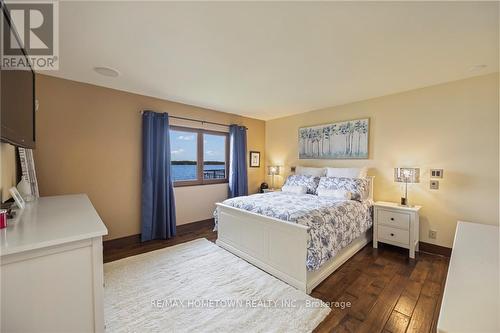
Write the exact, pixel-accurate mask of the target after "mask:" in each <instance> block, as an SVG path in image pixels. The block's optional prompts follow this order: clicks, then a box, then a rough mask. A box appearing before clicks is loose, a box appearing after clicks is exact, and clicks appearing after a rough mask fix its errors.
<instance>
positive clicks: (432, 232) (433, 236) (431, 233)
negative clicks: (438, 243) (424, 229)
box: [429, 230, 438, 239]
mask: <svg viewBox="0 0 500 333" xmlns="http://www.w3.org/2000/svg"><path fill="white" fill-rule="evenodd" d="M437 233H438V232H437V231H436V230H429V238H430V239H436V237H437Z"/></svg>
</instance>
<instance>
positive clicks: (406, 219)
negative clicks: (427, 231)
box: [377, 209, 410, 230]
mask: <svg viewBox="0 0 500 333" xmlns="http://www.w3.org/2000/svg"><path fill="white" fill-rule="evenodd" d="M377 218H378V224H385V225H387V226H391V227H395V228H400V229H404V230H408V229H409V226H410V215H409V214H405V213H397V212H393V211H390V210H385V209H379V210H378V212H377Z"/></svg>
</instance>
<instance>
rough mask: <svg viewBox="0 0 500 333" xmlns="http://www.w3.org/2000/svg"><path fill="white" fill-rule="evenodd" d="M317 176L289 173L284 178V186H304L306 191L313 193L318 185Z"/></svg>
mask: <svg viewBox="0 0 500 333" xmlns="http://www.w3.org/2000/svg"><path fill="white" fill-rule="evenodd" d="M318 183H319V177H314V176H304V175H290V176H288V178H287V179H286V182H285V185H284V186H305V187H306V188H307V193H309V194H315V193H316V188H317V187H318Z"/></svg>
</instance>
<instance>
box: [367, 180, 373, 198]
mask: <svg viewBox="0 0 500 333" xmlns="http://www.w3.org/2000/svg"><path fill="white" fill-rule="evenodd" d="M366 179H368V180H369V181H370V186H369V192H368V199H370V200H373V182H374V180H375V176H366Z"/></svg>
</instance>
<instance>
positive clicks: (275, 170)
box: [267, 165, 280, 176]
mask: <svg viewBox="0 0 500 333" xmlns="http://www.w3.org/2000/svg"><path fill="white" fill-rule="evenodd" d="M279 174H280V167H279V166H278V165H270V166H268V167H267V175H268V176H273V175H279Z"/></svg>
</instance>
